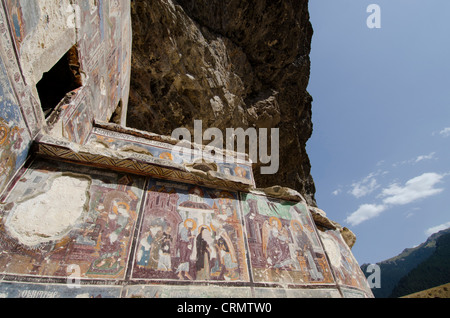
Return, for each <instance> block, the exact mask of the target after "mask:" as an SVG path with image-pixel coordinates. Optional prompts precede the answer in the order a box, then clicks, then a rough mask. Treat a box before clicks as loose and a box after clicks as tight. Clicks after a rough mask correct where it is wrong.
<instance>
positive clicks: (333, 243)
mask: <svg viewBox="0 0 450 318" xmlns="http://www.w3.org/2000/svg"><path fill="white" fill-rule="evenodd" d="M319 233H320V237H321V239H322V242H323V245H324V248H325V251H326V253H327V255H328V257H329V259H330V262H331V267H332V268H333V272H334V274H335V277H336V281H337V283H338V284H339V285H341V286H349V287H354V288H358V289H361V290H363V291H364V292H366V293H367V295H372V291H371V290H370V287H369V284H368V282H367V280H366V277H365V276H364V274H363V272H362V271H361V268H360V267H359V265H358V262H357V261H356V260H355V257H354V256H353V254H352V252H351V250H350V248H349V247H348V245H347V244H346V243H345V241H344V239H343V238H342V236H341V234H340V233H339V232H338V231H337V230H328V231H326V232H322V231H320V232H319Z"/></svg>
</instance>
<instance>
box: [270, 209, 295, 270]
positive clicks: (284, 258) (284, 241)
mask: <svg viewBox="0 0 450 318" xmlns="http://www.w3.org/2000/svg"><path fill="white" fill-rule="evenodd" d="M289 243H290V242H289V232H288V230H287V229H286V228H285V227H284V226H283V225H282V223H281V220H280V219H278V218H277V217H272V218H270V220H269V221H266V222H265V223H264V225H263V252H264V255H265V257H266V258H267V263H268V264H269V265H270V267H272V268H275V269H276V270H277V272H279V270H280V269H281V268H285V267H288V268H291V267H292V259H291V254H290V249H289Z"/></svg>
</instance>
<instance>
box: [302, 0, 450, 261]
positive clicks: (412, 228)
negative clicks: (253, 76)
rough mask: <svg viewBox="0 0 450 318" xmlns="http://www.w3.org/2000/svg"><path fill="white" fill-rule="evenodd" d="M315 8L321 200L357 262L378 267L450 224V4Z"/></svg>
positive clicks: (323, 3) (414, 1)
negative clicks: (374, 13) (348, 235)
mask: <svg viewBox="0 0 450 318" xmlns="http://www.w3.org/2000/svg"><path fill="white" fill-rule="evenodd" d="M370 4H377V5H379V7H380V9H381V28H379V29H375V28H374V29H370V28H368V26H367V23H366V21H367V18H368V17H369V16H370V14H371V13H368V12H367V7H368V6H369V5H370ZM309 8H310V15H311V22H312V24H313V28H314V37H313V42H312V53H311V62H312V66H311V80H310V85H309V87H308V91H309V92H310V94H311V95H312V96H313V98H314V102H313V123H314V133H313V136H312V138H311V140H310V141H309V142H308V144H307V151H308V154H309V156H310V159H311V164H312V175H313V178H314V180H315V183H316V188H317V194H316V199H317V203H318V205H319V207H320V208H321V209H323V210H324V211H325V212H326V213H327V215H328V216H329V218H330V219H332V220H334V221H337V222H339V223H340V224H341V225H343V226H346V227H348V228H350V229H351V230H352V231H353V232H354V233H355V234H356V236H357V243H356V245H355V247H354V249H353V253H354V255H355V257H356V258H357V260H358V262H359V263H360V264H363V263H376V262H380V261H383V260H385V259H388V258H390V257H393V256H395V255H397V254H399V253H400V252H401V251H402V250H403V249H404V248H407V247H413V246H416V245H418V244H420V243H422V242H424V241H425V240H426V238H427V237H428V236H429V235H430V234H431V233H432V232H435V231H437V229H440V228H445V227H450V18H449V17H450V15H449V13H450V1H448V0H433V1H427V0H420V1H419V0H372V1H364V0H310V1H309Z"/></svg>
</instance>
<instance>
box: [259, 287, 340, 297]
mask: <svg viewBox="0 0 450 318" xmlns="http://www.w3.org/2000/svg"><path fill="white" fill-rule="evenodd" d="M255 298H342V296H341V294H340V293H339V291H338V290H337V289H322V288H320V289H287V288H255Z"/></svg>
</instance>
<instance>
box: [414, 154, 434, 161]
mask: <svg viewBox="0 0 450 318" xmlns="http://www.w3.org/2000/svg"><path fill="white" fill-rule="evenodd" d="M434 155H436V153H435V152H432V153H430V154H429V155H423V156H418V157H417V158H416V160H415V162H416V163H417V162H420V161H423V160H431V159H433V158H434Z"/></svg>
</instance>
